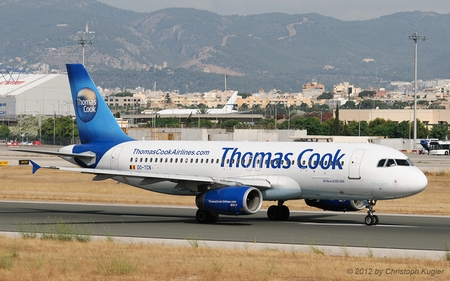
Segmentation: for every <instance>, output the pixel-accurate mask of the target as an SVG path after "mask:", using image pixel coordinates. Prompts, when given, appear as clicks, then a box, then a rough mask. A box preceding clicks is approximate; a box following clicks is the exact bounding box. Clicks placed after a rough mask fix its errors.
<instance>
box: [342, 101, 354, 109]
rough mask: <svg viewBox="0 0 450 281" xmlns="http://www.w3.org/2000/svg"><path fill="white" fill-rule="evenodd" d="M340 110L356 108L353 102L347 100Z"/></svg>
mask: <svg viewBox="0 0 450 281" xmlns="http://www.w3.org/2000/svg"><path fill="white" fill-rule="evenodd" d="M341 108H344V109H356V108H357V106H356V103H355V102H354V101H352V100H348V101H347V102H346V103H344V104H343V105H342V106H341Z"/></svg>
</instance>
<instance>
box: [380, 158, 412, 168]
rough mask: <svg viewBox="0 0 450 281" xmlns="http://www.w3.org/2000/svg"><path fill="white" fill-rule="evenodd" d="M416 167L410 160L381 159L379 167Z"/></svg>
mask: <svg viewBox="0 0 450 281" xmlns="http://www.w3.org/2000/svg"><path fill="white" fill-rule="evenodd" d="M393 166H414V164H413V163H412V162H411V160H409V159H381V160H380V161H378V164H377V167H393Z"/></svg>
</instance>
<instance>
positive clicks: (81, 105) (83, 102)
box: [66, 64, 132, 144]
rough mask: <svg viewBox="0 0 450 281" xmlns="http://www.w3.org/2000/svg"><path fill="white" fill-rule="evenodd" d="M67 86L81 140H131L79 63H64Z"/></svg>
mask: <svg viewBox="0 0 450 281" xmlns="http://www.w3.org/2000/svg"><path fill="white" fill-rule="evenodd" d="M66 66H67V73H68V75H69V84H70V90H71V92H72V101H73V106H74V111H75V115H76V118H77V125H78V132H79V135H80V141H81V143H82V144H87V143H91V142H113V143H121V142H125V141H130V140H132V138H130V137H128V136H127V135H126V134H125V133H124V132H123V131H122V129H121V128H120V126H119V124H118V123H117V121H116V119H115V118H114V116H113V115H112V113H111V111H110V110H109V108H108V106H107V105H106V103H105V101H104V99H103V97H102V96H101V95H100V93H99V92H98V90H97V87H96V86H95V84H94V82H93V81H92V79H91V77H90V76H89V74H88V73H87V71H86V69H85V68H84V66H83V65H82V64H67V65H66Z"/></svg>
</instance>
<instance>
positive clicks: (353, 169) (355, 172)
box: [348, 150, 364, 180]
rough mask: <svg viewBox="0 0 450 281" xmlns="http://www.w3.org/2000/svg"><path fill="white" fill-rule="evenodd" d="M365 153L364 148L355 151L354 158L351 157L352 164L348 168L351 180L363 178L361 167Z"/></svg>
mask: <svg viewBox="0 0 450 281" xmlns="http://www.w3.org/2000/svg"><path fill="white" fill-rule="evenodd" d="M363 155H364V150H355V151H353V154H352V158H351V159H350V166H349V169H348V178H349V179H351V180H359V179H361V174H360V167H361V160H362V158H363Z"/></svg>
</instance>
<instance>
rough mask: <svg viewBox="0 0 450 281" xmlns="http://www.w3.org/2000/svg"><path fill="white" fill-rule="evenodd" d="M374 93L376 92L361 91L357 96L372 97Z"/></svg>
mask: <svg viewBox="0 0 450 281" xmlns="http://www.w3.org/2000/svg"><path fill="white" fill-rule="evenodd" d="M376 93H377V92H375V91H362V92H360V93H359V94H358V97H360V98H365V97H374V96H375V94H376Z"/></svg>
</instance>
